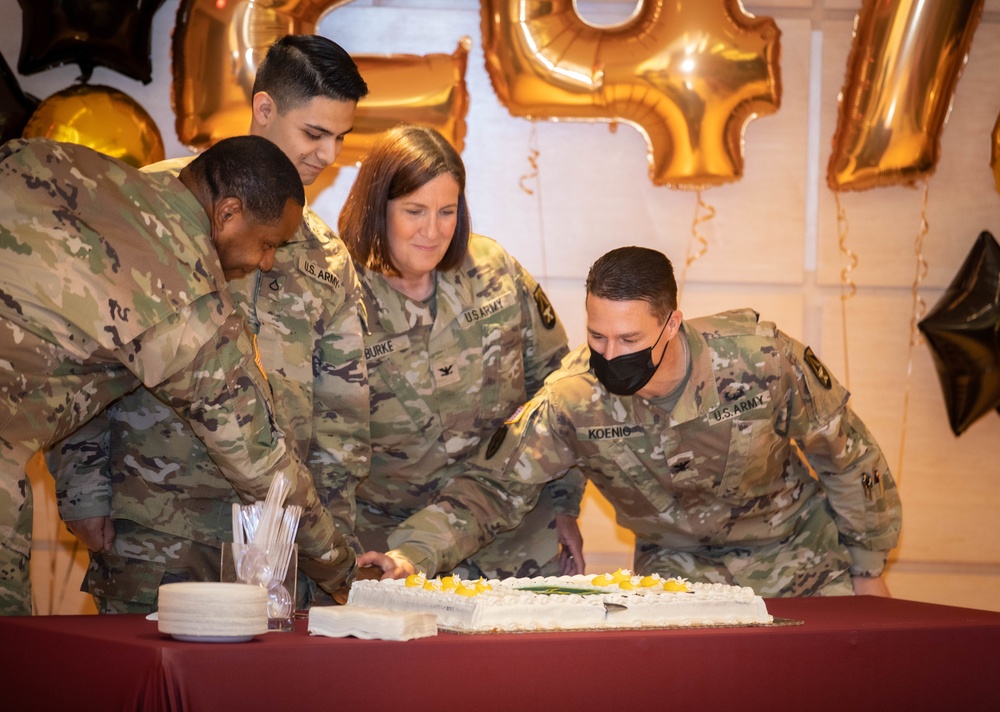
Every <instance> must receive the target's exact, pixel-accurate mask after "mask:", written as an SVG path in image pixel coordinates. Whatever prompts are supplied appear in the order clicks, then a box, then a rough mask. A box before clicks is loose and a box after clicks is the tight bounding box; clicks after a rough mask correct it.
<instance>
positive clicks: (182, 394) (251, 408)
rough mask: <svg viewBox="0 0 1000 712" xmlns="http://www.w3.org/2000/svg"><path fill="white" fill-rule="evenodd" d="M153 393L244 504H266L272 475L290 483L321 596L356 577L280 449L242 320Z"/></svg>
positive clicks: (308, 488)
mask: <svg viewBox="0 0 1000 712" xmlns="http://www.w3.org/2000/svg"><path fill="white" fill-rule="evenodd" d="M150 390H151V391H152V392H153V393H154V395H156V396H157V397H158V398H160V399H161V400H163V401H164V402H165V403H167V404H168V405H170V406H171V407H172V408H174V410H176V411H177V412H178V414H179V415H180V416H181V417H182V418H184V419H185V420H186V421H188V423H189V424H190V426H191V429H192V430H193V431H194V433H195V434H196V435H197V436H198V437H199V438H201V439H202V441H203V442H204V443H205V446H206V447H207V448H208V451H209V454H210V455H211V457H212V460H213V461H214V462H215V463H216V465H218V466H219V469H220V470H221V471H222V473H223V475H224V476H225V477H226V479H227V480H228V481H229V483H230V484H231V485H232V486H233V489H234V490H235V491H236V492H237V494H239V496H240V497H241V498H242V499H243V500H244V501H254V500H263V499H264V498H265V497H266V496H267V490H268V488H269V486H270V483H271V479H272V478H273V476H274V474H275V473H277V472H279V471H283V472H284V473H285V475H286V476H287V477H288V478H289V480H290V481H291V483H292V490H291V492H290V494H289V496H288V499H287V500H286V504H297V505H300V506H301V507H302V508H303V513H302V519H301V520H300V525H299V533H298V537H297V539H296V541H297V543H298V544H299V547H300V551H301V556H300V567H301V568H302V570H303V572H304V573H306V574H307V575H308V576H309V577H311V578H312V579H314V580H315V581H316V582H317V583H318V584H319V585H320V586H321V587H322V588H323V589H324V590H326V591H329V592H333V591H335V590H337V588H339V587H340V586H341V585H342V584H343V583H344V581H345V580H346V579H347V578H348V577H349V576H350V575H351V574H352V573H353V570H354V566H355V554H354V551H353V550H352V549H351V548H350V547H349V546H347V544H346V542H345V541H344V538H343V536H342V535H341V534H340V533H339V532H338V531H337V530H336V527H335V526H334V524H333V519H332V518H331V517H330V513H329V512H327V511H326V509H325V508H324V507H323V506H322V504H321V503H320V501H319V497H318V495H317V493H316V488H315V486H314V485H313V481H312V477H311V475H310V474H309V472H308V471H307V470H306V468H305V466H304V465H303V464H302V463H301V462H298V461H297V460H296V459H295V458H294V457H293V456H292V454H291V451H290V450H289V449H287V448H286V447H285V443H284V439H283V437H282V434H281V431H280V430H279V429H278V428H277V426H276V425H275V420H274V406H273V403H272V401H271V394H270V387H269V385H268V384H267V381H266V379H265V376H264V373H263V371H262V370H261V369H260V367H259V366H258V365H257V364H256V363H255V360H254V352H253V348H252V346H251V344H250V339H249V337H248V336H247V334H246V331H245V326H244V323H243V320H242V319H241V318H240V317H239V316H237V315H235V314H233V315H230V316H229V317H228V318H227V319H226V321H225V322H224V324H223V326H222V328H221V329H219V330H218V332H217V333H216V335H215V337H214V338H213V339H212V340H211V341H209V342H208V343H206V344H205V346H204V347H203V348H202V349H201V350H200V351H199V352H198V353H197V355H196V356H195V358H194V359H193V361H192V362H191V363H190V364H189V365H188V367H187V368H185V369H183V370H181V371H179V372H177V373H175V374H174V375H173V376H172V377H170V378H169V379H167V380H166V381H163V382H161V383H159V384H157V385H155V386H153V387H151V388H150Z"/></svg>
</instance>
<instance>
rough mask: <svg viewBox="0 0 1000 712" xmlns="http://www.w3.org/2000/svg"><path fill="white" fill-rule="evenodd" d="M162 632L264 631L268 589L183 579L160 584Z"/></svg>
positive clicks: (212, 634) (193, 634)
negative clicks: (178, 581)
mask: <svg viewBox="0 0 1000 712" xmlns="http://www.w3.org/2000/svg"><path fill="white" fill-rule="evenodd" d="M158 608H159V610H158V612H157V620H158V628H159V630H160V632H161V633H167V634H169V635H184V636H191V637H223V638H224V637H233V638H235V637H242V636H254V635H258V634H260V633H266V632H267V589H264V588H262V587H260V586H251V585H249V584H245V583H220V582H208V581H185V582H181V583H167V584H163V585H162V586H160V589H159V604H158Z"/></svg>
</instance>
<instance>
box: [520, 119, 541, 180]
mask: <svg viewBox="0 0 1000 712" xmlns="http://www.w3.org/2000/svg"><path fill="white" fill-rule="evenodd" d="M537 145H538V136H537V133H536V131H535V124H531V138H530V139H529V142H528V165H530V166H531V171H530V172H529V173H525V174H524V175H523V176H521V178H520V180H518V184H519V185H520V186H521V190H523V191H524V192H525V193H527V194H528V195H534V194H535V191H534V190H532V189H531V188H529V187H528V186H527V185H526V184H525V181H529V180H530V181H534V183H535V186H536V187H537V186H538V183H539V181H538V156H539V151H538V148H537Z"/></svg>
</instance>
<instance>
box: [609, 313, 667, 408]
mask: <svg viewBox="0 0 1000 712" xmlns="http://www.w3.org/2000/svg"><path fill="white" fill-rule="evenodd" d="M673 315H674V313H673V312H670V314H669V315H668V316H667V321H666V322H665V323H664V324H663V328H662V329H660V336H657V337H656V342H654V343H653V346H656V344H657V343H658V342H659V340H660V337H661V336H663V332H664V331H666V330H667V324H669V323H670V317H671V316H673ZM667 343H668V344H669V342H667ZM653 346H650V347H648V348H645V349H643V350H642V351H636V352H635V353H632V354H625V355H623V356H616V357H615V358H613V359H611V360H610V361H608V360H607V359H606V358H604V356H602V355H601V354H599V353H597V352H596V351H594V350H593V349H591V350H590V367H591V368H592V369H594V375H595V376H597V380H599V381H600V382H601V384H602V385H603V386H604V387H605V388H607V389H608V390H609V391H610V392H611V393H614V394H615V395H616V396H630V395H632V394H633V393H635V392H636V391H638V390H639V389H640V388H642V387H643V386H645V385H646V384H647V383H649V379H651V378H652V377H653V374H654V373H656V369H658V368H659V367H660V364H661V363H663V357H664V356H665V355H666V353H667V346H666V345H664V347H663V353H661V354H660V360H659V361H658V362H657V363H655V364H654V363H653Z"/></svg>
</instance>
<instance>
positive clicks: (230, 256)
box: [0, 137, 354, 614]
mask: <svg viewBox="0 0 1000 712" xmlns="http://www.w3.org/2000/svg"><path fill="white" fill-rule="evenodd" d="M289 176H291V177H292V179H294V177H295V169H294V167H293V166H292V165H291V163H290V162H289V161H288V160H287V159H286V158H285V156H284V155H283V154H282V153H281V152H280V151H279V150H278V149H277V148H275V146H274V145H273V144H271V143H270V142H268V141H265V140H263V139H259V138H254V137H244V138H239V139H230V140H228V141H225V142H222V143H220V144H219V145H218V146H216V147H213V149H212V150H211V151H206V152H205V153H204V154H203V155H201V156H199V157H198V159H196V160H195V161H194V162H192V164H191V165H190V166H188V167H187V168H186V169H185V170H184V171H183V172H182V173H181V175H180V176H179V178H175V177H173V176H167V175H156V176H152V175H144V174H142V173H140V172H138V171H136V170H135V169H133V168H131V167H129V166H127V165H125V164H123V163H121V162H120V161H117V160H115V159H113V158H110V157H108V156H105V155H102V154H100V153H97V152H96V151H93V150H91V149H89V148H86V147H83V146H79V145H74V144H60V143H56V142H54V141H50V140H47V139H32V140H15V141H11V142H8V143H7V144H5V145H4V146H3V147H2V148H0V468H2V470H0V471H2V479H0V493H2V494H0V613H4V614H28V613H30V612H31V597H30V583H29V579H28V559H29V555H30V551H29V550H30V542H31V493H30V485H29V484H28V480H27V478H26V476H25V471H24V468H25V465H26V464H27V462H28V460H29V459H30V458H31V456H32V455H33V454H34V453H35V452H36V451H37V450H39V449H40V448H44V447H46V446H47V445H49V444H50V443H51V442H53V441H55V440H58V439H60V438H62V437H65V436H66V435H68V434H69V433H71V432H72V431H74V430H75V429H77V428H78V427H80V426H81V425H82V424H84V423H86V422H87V420H89V419H90V418H91V417H93V416H94V415H95V414H96V413H98V412H100V411H101V410H103V409H104V407H105V406H107V404H108V403H110V402H111V401H113V400H114V399H115V398H117V397H120V396H121V395H123V394H125V393H127V392H129V391H130V390H132V389H134V388H136V387H137V386H139V385H140V384H141V385H145V386H147V387H149V388H152V389H154V390H155V392H156V394H157V395H158V396H159V397H160V398H161V399H162V400H163V401H164V402H166V403H168V404H169V405H170V406H171V407H172V408H174V409H175V410H177V412H178V413H179V414H180V415H182V416H183V417H184V418H185V419H186V420H188V421H189V422H190V424H191V427H192V429H193V430H194V431H195V432H196V433H197V434H198V435H199V436H200V437H202V438H203V439H204V440H205V442H206V444H207V445H208V447H209V449H210V450H211V452H212V456H213V457H214V458H216V460H217V461H218V463H219V465H220V467H221V468H222V469H223V472H224V473H225V475H226V477H227V478H229V479H230V481H231V482H232V484H233V486H234V487H235V488H236V489H237V490H238V491H239V492H240V493H241V494H242V495H244V496H247V497H261V496H263V495H265V494H266V492H267V489H268V486H269V484H270V480H271V478H272V475H273V474H274V473H275V472H277V471H279V470H284V471H285V472H286V474H287V475H288V476H289V478H290V479H291V480H292V482H293V485H294V487H295V491H294V493H293V495H292V499H293V500H294V501H297V502H299V503H301V504H302V505H303V506H304V507H306V509H307V512H308V514H307V515H306V516H305V521H304V526H305V530H306V533H305V536H304V537H303V538H302V540H301V543H303V548H304V549H305V550H307V551H308V556H309V558H310V562H311V565H310V569H311V570H313V571H314V572H315V574H316V575H317V576H319V577H320V578H321V579H322V580H323V581H324V583H325V584H327V585H328V587H329V588H334V587H336V586H338V585H340V583H341V582H342V581H343V579H344V578H345V577H346V575H347V574H349V573H351V571H352V570H353V563H354V556H353V552H352V551H350V550H349V549H347V548H346V547H344V546H342V544H343V540H342V538H341V537H339V535H337V534H336V530H335V529H334V527H333V522H332V520H331V519H330V516H329V514H328V513H327V512H326V511H325V510H324V509H323V508H322V506H321V505H320V504H319V500H318V497H317V496H316V492H315V489H314V488H313V487H312V483H311V480H310V479H309V478H308V473H307V472H306V471H305V469H304V468H303V467H302V466H301V464H299V463H297V462H296V461H295V460H294V458H293V454H292V453H291V452H290V451H289V450H288V449H287V448H286V447H285V446H284V440H283V438H282V437H281V433H280V430H278V428H277V427H276V425H275V422H274V414H273V406H272V403H271V399H270V394H269V389H268V387H267V384H266V381H265V380H264V379H265V376H264V373H263V371H261V370H260V368H259V366H258V365H257V364H255V363H254V354H253V349H252V346H251V343H250V341H249V339H248V337H247V335H246V331H245V328H244V322H243V319H242V318H241V317H239V316H238V315H237V314H236V313H234V311H233V306H232V302H231V299H230V298H229V294H228V290H227V289H226V282H227V280H229V279H233V278H236V277H238V276H242V275H245V274H247V273H248V272H250V271H253V270H256V269H257V268H258V267H261V266H262V267H270V264H271V262H272V260H273V251H274V249H275V248H276V247H277V246H278V245H280V244H282V243H283V242H285V241H286V240H287V239H288V238H289V237H290V236H291V234H292V232H293V231H294V229H295V225H296V224H297V215H298V214H299V213H300V211H301V206H302V205H303V203H304V195H303V192H302V187H301V185H299V184H297V182H296V184H295V185H286V183H287V182H288V178H289Z"/></svg>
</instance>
